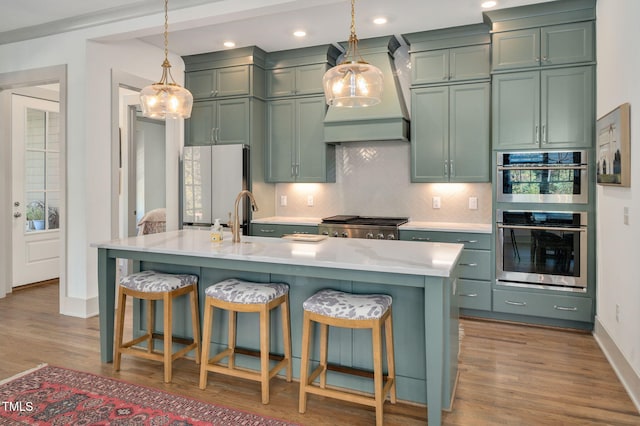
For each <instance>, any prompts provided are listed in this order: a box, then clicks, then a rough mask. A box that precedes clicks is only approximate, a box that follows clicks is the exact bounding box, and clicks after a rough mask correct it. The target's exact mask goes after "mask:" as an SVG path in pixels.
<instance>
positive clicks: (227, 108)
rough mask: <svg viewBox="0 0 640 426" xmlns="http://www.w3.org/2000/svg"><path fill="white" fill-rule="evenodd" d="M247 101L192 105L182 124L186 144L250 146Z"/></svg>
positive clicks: (229, 100) (236, 100)
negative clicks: (189, 114) (189, 115)
mask: <svg viewBox="0 0 640 426" xmlns="http://www.w3.org/2000/svg"><path fill="white" fill-rule="evenodd" d="M250 103H251V101H250V99H249V98H231V99H221V100H219V101H204V102H195V103H194V105H193V109H192V110H191V118H189V119H188V120H186V121H185V131H186V142H185V144H186V145H213V144H246V145H250V138H249V135H250V131H249V129H250V123H249V119H250V117H251V114H250Z"/></svg>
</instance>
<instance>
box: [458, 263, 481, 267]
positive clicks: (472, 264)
mask: <svg viewBox="0 0 640 426" xmlns="http://www.w3.org/2000/svg"><path fill="white" fill-rule="evenodd" d="M459 265H460V266H471V267H472V268H475V267H476V266H478V264H477V263H460V264H459Z"/></svg>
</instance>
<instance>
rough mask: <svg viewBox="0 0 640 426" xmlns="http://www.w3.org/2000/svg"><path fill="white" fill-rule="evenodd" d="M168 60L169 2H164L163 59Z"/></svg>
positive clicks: (165, 0) (167, 0)
mask: <svg viewBox="0 0 640 426" xmlns="http://www.w3.org/2000/svg"><path fill="white" fill-rule="evenodd" d="M168 58H169V0H164V59H165V60H167V61H168Z"/></svg>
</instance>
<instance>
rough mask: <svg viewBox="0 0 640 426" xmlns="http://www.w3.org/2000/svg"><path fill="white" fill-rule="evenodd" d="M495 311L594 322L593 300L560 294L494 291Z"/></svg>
mask: <svg viewBox="0 0 640 426" xmlns="http://www.w3.org/2000/svg"><path fill="white" fill-rule="evenodd" d="M493 310H494V311H495V312H504V313H509V314H519V315H532V316H537V317H545V318H557V319H563V320H571V321H586V322H591V321H592V320H593V318H592V317H593V299H592V298H590V297H577V296H565V295H559V294H546V293H530V292H526V291H515V290H502V289H495V290H493Z"/></svg>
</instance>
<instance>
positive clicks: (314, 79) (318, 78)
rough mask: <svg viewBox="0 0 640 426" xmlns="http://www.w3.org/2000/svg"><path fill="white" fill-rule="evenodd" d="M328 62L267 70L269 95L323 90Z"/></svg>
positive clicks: (308, 92) (296, 94)
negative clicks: (323, 78) (323, 79)
mask: <svg viewBox="0 0 640 426" xmlns="http://www.w3.org/2000/svg"><path fill="white" fill-rule="evenodd" d="M327 69H329V67H328V65H327V64H326V63H321V64H311V65H300V66H295V67H285V68H277V69H271V70H267V72H266V74H267V97H269V98H277V97H284V96H300V95H314V94H318V93H322V92H323V88H322V77H323V76H324V73H325V72H326V71H327Z"/></svg>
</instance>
